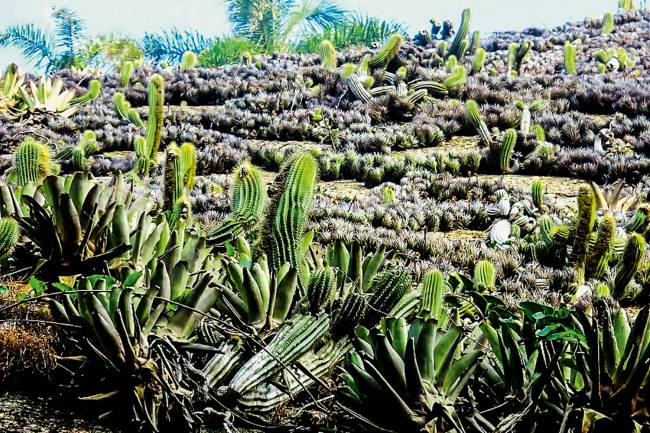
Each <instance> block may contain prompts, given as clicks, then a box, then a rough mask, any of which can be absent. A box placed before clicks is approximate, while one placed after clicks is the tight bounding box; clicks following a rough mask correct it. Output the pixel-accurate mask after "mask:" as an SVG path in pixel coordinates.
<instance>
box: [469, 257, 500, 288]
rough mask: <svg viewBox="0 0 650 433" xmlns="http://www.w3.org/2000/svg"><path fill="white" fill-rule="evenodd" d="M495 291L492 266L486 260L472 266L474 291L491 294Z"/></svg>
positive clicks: (494, 277)
mask: <svg viewBox="0 0 650 433" xmlns="http://www.w3.org/2000/svg"><path fill="white" fill-rule="evenodd" d="M495 289H496V276H495V274H494V265H493V264H492V262H489V261H487V260H481V261H479V262H478V263H476V265H475V266H474V290H478V291H480V292H492V291H494V290H495Z"/></svg>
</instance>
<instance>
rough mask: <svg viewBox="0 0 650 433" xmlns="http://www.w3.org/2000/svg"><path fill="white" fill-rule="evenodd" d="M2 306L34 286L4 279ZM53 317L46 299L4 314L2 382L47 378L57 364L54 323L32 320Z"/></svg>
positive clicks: (1, 320) (0, 354)
mask: <svg viewBox="0 0 650 433" xmlns="http://www.w3.org/2000/svg"><path fill="white" fill-rule="evenodd" d="M2 286H3V287H5V288H6V289H7V290H6V291H4V292H3V293H0V308H2V307H5V306H8V305H11V304H14V303H16V302H18V301H19V300H20V299H21V297H22V296H24V294H26V293H27V292H28V291H29V290H30V287H29V286H28V285H27V284H24V283H22V282H3V283H2ZM30 319H31V320H37V321H44V320H50V319H51V316H50V312H49V307H48V306H47V304H46V303H45V302H26V303H22V304H20V305H17V306H15V307H14V308H11V309H9V310H7V311H4V312H1V313H0V383H3V382H4V383H7V382H13V381H17V380H23V379H28V378H29V379H31V380H33V379H34V378H39V377H47V376H48V375H49V373H51V372H52V371H53V370H54V369H55V367H56V352H55V350H54V343H55V340H56V333H55V331H54V330H53V329H52V327H51V326H48V325H45V324H43V323H34V322H30V321H29V320H30Z"/></svg>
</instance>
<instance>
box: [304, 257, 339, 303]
mask: <svg viewBox="0 0 650 433" xmlns="http://www.w3.org/2000/svg"><path fill="white" fill-rule="evenodd" d="M335 294H336V276H335V275H334V272H332V270H331V269H330V268H321V269H317V270H316V271H314V273H312V274H311V277H310V278H309V285H308V287H307V298H308V300H309V311H311V313H312V314H318V313H319V312H321V311H324V310H326V309H327V307H328V306H329V304H330V303H331V302H332V300H333V299H334V295H335Z"/></svg>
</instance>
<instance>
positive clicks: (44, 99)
mask: <svg viewBox="0 0 650 433" xmlns="http://www.w3.org/2000/svg"><path fill="white" fill-rule="evenodd" d="M19 91H20V98H21V102H20V104H19V105H18V107H16V108H15V109H14V111H16V115H22V114H23V113H29V114H38V113H54V114H57V115H59V116H62V117H70V116H72V115H73V114H74V113H76V112H77V111H78V110H79V107H80V106H82V105H84V104H87V103H88V102H90V101H92V100H94V99H96V98H97V97H98V96H99V92H100V91H101V83H100V82H99V81H98V80H91V81H90V83H89V84H88V91H87V92H86V93H84V94H82V95H79V96H75V94H74V92H73V91H71V90H63V81H62V80H61V79H60V78H57V79H55V80H52V79H51V78H49V77H41V79H40V80H39V82H38V83H34V82H33V81H30V82H29V87H28V88H26V87H24V86H23V87H21V88H20V89H19Z"/></svg>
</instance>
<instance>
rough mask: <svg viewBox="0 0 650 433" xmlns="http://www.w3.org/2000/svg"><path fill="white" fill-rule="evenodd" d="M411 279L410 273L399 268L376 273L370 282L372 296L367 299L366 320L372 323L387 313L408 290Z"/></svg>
mask: <svg viewBox="0 0 650 433" xmlns="http://www.w3.org/2000/svg"><path fill="white" fill-rule="evenodd" d="M411 281H412V280H411V274H410V273H409V272H408V271H405V270H404V269H399V268H394V269H388V270H385V271H383V272H382V273H380V274H378V275H376V276H375V277H374V278H373V279H372V281H371V283H370V288H371V290H372V297H371V298H370V301H368V306H369V309H368V312H367V314H366V317H365V320H366V322H367V323H374V321H376V320H378V319H379V318H380V317H382V316H385V315H386V314H388V313H389V312H390V310H391V309H392V308H393V307H394V306H395V305H397V303H398V302H399V300H400V299H402V296H404V295H405V294H406V292H407V291H408V290H409V288H410V287H411Z"/></svg>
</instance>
